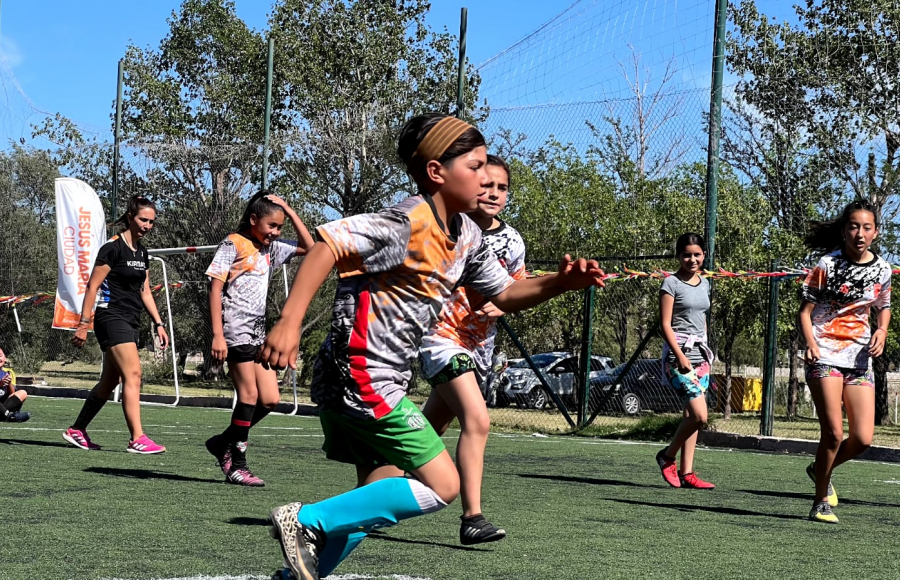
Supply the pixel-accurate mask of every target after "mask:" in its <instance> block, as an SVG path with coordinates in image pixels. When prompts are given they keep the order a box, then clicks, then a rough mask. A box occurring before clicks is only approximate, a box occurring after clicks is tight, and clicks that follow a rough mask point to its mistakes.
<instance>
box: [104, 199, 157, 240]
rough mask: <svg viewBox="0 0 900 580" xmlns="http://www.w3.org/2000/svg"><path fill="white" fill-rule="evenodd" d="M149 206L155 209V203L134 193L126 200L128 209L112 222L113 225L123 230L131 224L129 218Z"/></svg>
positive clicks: (132, 217)
mask: <svg viewBox="0 0 900 580" xmlns="http://www.w3.org/2000/svg"><path fill="white" fill-rule="evenodd" d="M148 207H149V208H151V209H152V210H153V211H156V204H155V203H153V202H152V201H150V200H149V199H147V198H146V197H144V196H142V195H136V196H134V197H132V198H131V199H129V200H128V209H126V210H125V213H123V214H122V215H121V216H120V217H119V219H117V220H116V221H114V222H113V225H116V224H118V225H120V226H122V231H123V232H124V231H125V230H127V229H128V228H129V227H130V226H131V220H133V219H134V218H135V217H136V216H137V214H139V213H140V212H141V210H142V209H146V208H148Z"/></svg>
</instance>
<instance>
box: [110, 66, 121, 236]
mask: <svg viewBox="0 0 900 580" xmlns="http://www.w3.org/2000/svg"><path fill="white" fill-rule="evenodd" d="M123 62H124V61H123V59H119V70H118V79H117V82H116V127H115V133H114V135H113V168H112V196H111V198H110V200H109V213H110V214H112V215H111V218H112V219H110V220H108V221H109V223H112V221H113V220H115V219H117V218H118V217H119V211H118V209H119V208H118V206H119V142H120V141H121V133H122V86H123V85H124V84H125V83H124V79H125V71H124V69H123V66H122V65H123ZM110 227H112V226H110Z"/></svg>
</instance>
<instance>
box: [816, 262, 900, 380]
mask: <svg viewBox="0 0 900 580" xmlns="http://www.w3.org/2000/svg"><path fill="white" fill-rule="evenodd" d="M802 297H803V300H805V301H806V302H812V303H813V304H815V307H814V308H813V311H812V327H813V336H814V337H815V339H816V345H817V346H818V347H819V354H820V358H819V361H818V362H819V363H821V364H825V365H830V366H835V367H841V368H847V369H864V368H868V366H869V351H868V349H869V341H870V339H871V330H870V328H869V309H870V308H871V309H874V310H876V311H879V310H883V309H885V308H890V307H891V266H890V264H888V263H887V262H886V261H885V260H883V259H882V258H879V257H878V256H875V257H874V258H873V259H872V260H871V261H870V262H867V263H865V264H857V263H855V262H851V261H850V260H848V259H847V258H846V257H844V255H843V253H842V252H841V251H840V250H839V251H837V252H833V253H831V254H828V255H826V256H823V257H822V258H821V259H820V260H819V263H818V264H817V265H816V267H815V268H814V269H813V270H812V271H811V272H810V273H809V274H808V275H807V277H806V280H804V282H803V290H802Z"/></svg>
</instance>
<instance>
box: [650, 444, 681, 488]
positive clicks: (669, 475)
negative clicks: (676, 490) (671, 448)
mask: <svg viewBox="0 0 900 580" xmlns="http://www.w3.org/2000/svg"><path fill="white" fill-rule="evenodd" d="M656 464H657V465H659V469H660V470H661V471H662V476H663V479H665V480H666V483H668V484H669V485H671V486H672V487H681V480H680V479H679V478H678V468H677V467H676V466H675V460H674V459H672V458H671V457H666V450H665V449H662V450H660V452H659V453H657V454H656Z"/></svg>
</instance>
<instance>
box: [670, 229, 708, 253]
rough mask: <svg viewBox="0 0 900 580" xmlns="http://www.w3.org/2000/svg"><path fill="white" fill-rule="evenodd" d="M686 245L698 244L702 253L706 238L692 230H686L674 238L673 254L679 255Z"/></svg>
mask: <svg viewBox="0 0 900 580" xmlns="http://www.w3.org/2000/svg"><path fill="white" fill-rule="evenodd" d="M688 246H700V249H701V250H703V253H704V254H705V253H706V240H704V239H703V236H701V235H700V234H695V233H693V232H687V233H684V234H681V235H680V236H678V239H677V240H675V255H676V256H680V255H681V252H683V251H684V249H685V248H687V247H688Z"/></svg>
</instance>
